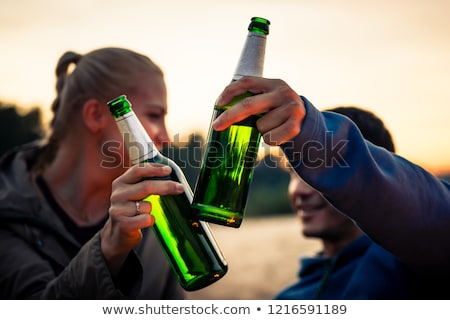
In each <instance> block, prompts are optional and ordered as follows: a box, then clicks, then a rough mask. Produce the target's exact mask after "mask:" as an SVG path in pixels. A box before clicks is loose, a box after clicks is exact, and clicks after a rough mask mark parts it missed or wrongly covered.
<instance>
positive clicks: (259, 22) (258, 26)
mask: <svg viewBox="0 0 450 320" xmlns="http://www.w3.org/2000/svg"><path fill="white" fill-rule="evenodd" d="M269 25H270V21H269V20H267V19H265V18H260V17H253V18H252V21H251V22H250V25H249V26H248V31H253V32H258V33H262V34H269Z"/></svg>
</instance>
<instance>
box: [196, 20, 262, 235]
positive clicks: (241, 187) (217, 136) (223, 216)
mask: <svg viewBox="0 0 450 320" xmlns="http://www.w3.org/2000/svg"><path fill="white" fill-rule="evenodd" d="M269 24H270V22H269V21H268V20H267V19H264V18H258V17H254V18H252V19H251V22H250V25H249V27H248V35H247V40H246V42H245V45H244V48H243V50H242V53H241V57H240V59H239V63H238V65H237V68H236V72H235V74H234V76H233V81H235V80H237V79H239V78H241V77H243V76H262V73H263V66H264V54H265V48H266V37H267V35H268V34H269ZM250 95H251V93H245V94H243V95H241V96H238V97H235V98H234V99H233V100H232V101H231V103H230V104H229V105H227V106H223V107H218V106H215V107H214V112H213V115H212V120H211V123H212V121H214V120H215V119H216V118H217V117H218V116H219V115H220V114H221V113H222V112H223V111H225V110H226V109H228V108H230V107H231V106H232V105H233V104H235V103H237V102H238V101H240V100H242V99H244V98H246V97H248V96H250ZM256 120H258V116H251V117H249V118H247V119H245V120H243V121H241V122H239V123H236V124H234V125H232V126H230V127H229V128H227V129H226V130H224V131H215V130H213V129H212V128H211V126H210V128H209V132H208V138H207V144H206V148H205V154H204V156H203V160H202V166H201V169H200V174H199V177H198V179H197V182H196V185H195V191H194V199H193V202H192V207H193V208H195V209H196V214H197V216H198V217H199V219H201V220H203V221H208V222H211V223H216V224H221V225H225V226H229V227H234V228H239V227H240V225H241V223H242V219H243V216H244V210H245V205H246V202H247V195H248V190H249V187H250V183H251V179H252V175H253V169H254V165H255V162H256V158H257V155H258V148H259V143H260V140H261V134H260V133H259V131H258V129H257V128H256Z"/></svg>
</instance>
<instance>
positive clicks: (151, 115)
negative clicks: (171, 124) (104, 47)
mask: <svg viewBox="0 0 450 320" xmlns="http://www.w3.org/2000/svg"><path fill="white" fill-rule="evenodd" d="M139 83H140V87H139V88H138V89H137V90H135V91H134V92H130V93H127V99H128V100H129V101H130V103H131V105H132V108H133V111H134V113H135V114H136V116H137V117H138V118H139V120H140V122H141V123H142V125H143V127H144V128H145V130H146V131H147V133H148V135H149V136H150V138H151V139H152V140H153V143H154V144H155V146H156V148H157V149H159V150H161V148H162V147H163V145H164V144H166V143H169V142H170V139H169V135H168V133H167V128H166V122H165V120H166V115H167V93H166V86H165V83H164V78H163V77H162V76H160V75H158V74H155V73H153V74H145V75H143V76H142V78H141V79H140V82H139ZM110 125H111V127H110V131H109V133H108V135H107V137H106V139H107V140H106V141H103V142H102V144H103V147H102V148H103V149H104V150H103V154H104V155H106V157H107V159H108V165H109V167H110V168H116V169H119V170H121V171H123V170H125V169H126V168H128V167H129V166H130V165H131V162H130V159H129V156H128V152H126V151H125V150H126V149H125V146H124V143H123V137H122V136H121V134H120V132H119V130H118V129H117V125H116V124H115V122H114V120H113V118H112V117H111V123H110ZM105 142H108V143H105ZM105 146H106V147H105ZM105 150H106V151H105ZM118 173H119V174H120V171H119V172H118Z"/></svg>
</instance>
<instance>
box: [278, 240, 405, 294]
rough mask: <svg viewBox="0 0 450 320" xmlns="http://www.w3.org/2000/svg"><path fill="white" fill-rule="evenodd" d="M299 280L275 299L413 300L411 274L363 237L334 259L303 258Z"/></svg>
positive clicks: (385, 252)
mask: <svg viewBox="0 0 450 320" xmlns="http://www.w3.org/2000/svg"><path fill="white" fill-rule="evenodd" d="M300 265H301V269H300V272H299V278H300V279H299V281H298V282H297V283H295V284H294V285H292V286H290V287H288V288H286V289H285V290H283V291H282V292H280V293H279V294H278V295H277V296H276V297H275V299H286V300H287V299H290V300H297V299H306V300H312V299H328V300H336V299H347V300H349V299H352V300H354V299H410V298H412V293H411V291H410V288H409V282H408V274H409V271H408V270H407V269H406V268H405V266H404V265H403V264H402V263H401V262H400V261H399V260H398V259H397V258H395V256H393V255H392V254H391V253H389V252H388V251H386V250H384V249H383V248H381V247H380V246H379V245H377V244H375V243H374V242H373V241H372V240H370V239H369V237H367V236H361V237H359V238H358V239H356V240H354V241H352V242H351V243H350V244H348V245H347V246H346V247H345V248H343V249H342V250H341V251H340V252H339V253H338V254H337V255H336V256H335V257H333V258H326V257H323V256H321V255H320V254H319V255H317V256H315V257H312V258H302V259H301V261H300Z"/></svg>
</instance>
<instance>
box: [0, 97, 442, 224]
mask: <svg viewBox="0 0 450 320" xmlns="http://www.w3.org/2000/svg"><path fill="white" fill-rule="evenodd" d="M19 110H22V109H21V108H19V107H18V106H16V105H13V104H5V103H2V102H0V157H1V156H2V155H3V154H4V153H5V152H6V151H8V150H10V149H11V148H13V147H15V146H18V145H21V144H24V143H28V142H31V141H34V140H37V139H41V138H42V137H43V136H44V134H45V130H44V127H43V122H42V116H41V109H40V108H39V107H34V108H31V109H30V110H29V111H28V112H26V113H24V112H20V111H19ZM174 140H175V141H173V142H172V143H171V145H170V146H169V147H167V148H165V149H164V150H162V153H164V154H165V155H167V156H169V157H170V158H172V159H173V160H174V161H175V162H177V163H178V164H179V165H180V167H181V168H182V169H183V170H184V173H185V175H186V178H187V179H188V182H189V184H190V185H191V188H192V189H194V188H195V183H196V180H197V176H198V174H199V170H200V166H201V161H202V156H203V152H204V145H205V138H204V137H203V135H202V134H201V133H192V134H190V135H189V136H188V138H187V141H179V139H178V141H177V139H174ZM281 161H282V158H281V156H278V155H274V154H272V153H269V154H267V155H266V156H264V157H262V158H261V159H260V160H258V162H257V164H256V166H255V169H254V174H253V179H252V183H251V185H250V190H249V195H248V200H247V206H246V211H245V214H246V216H249V217H250V216H267V215H274V214H284V213H290V212H291V208H290V206H289V200H288V196H287V187H288V184H289V173H288V172H287V171H286V170H285V169H283V165H282V164H281V163H280V162H281ZM440 178H442V179H444V180H447V181H448V182H450V174H447V175H441V176H440Z"/></svg>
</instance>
